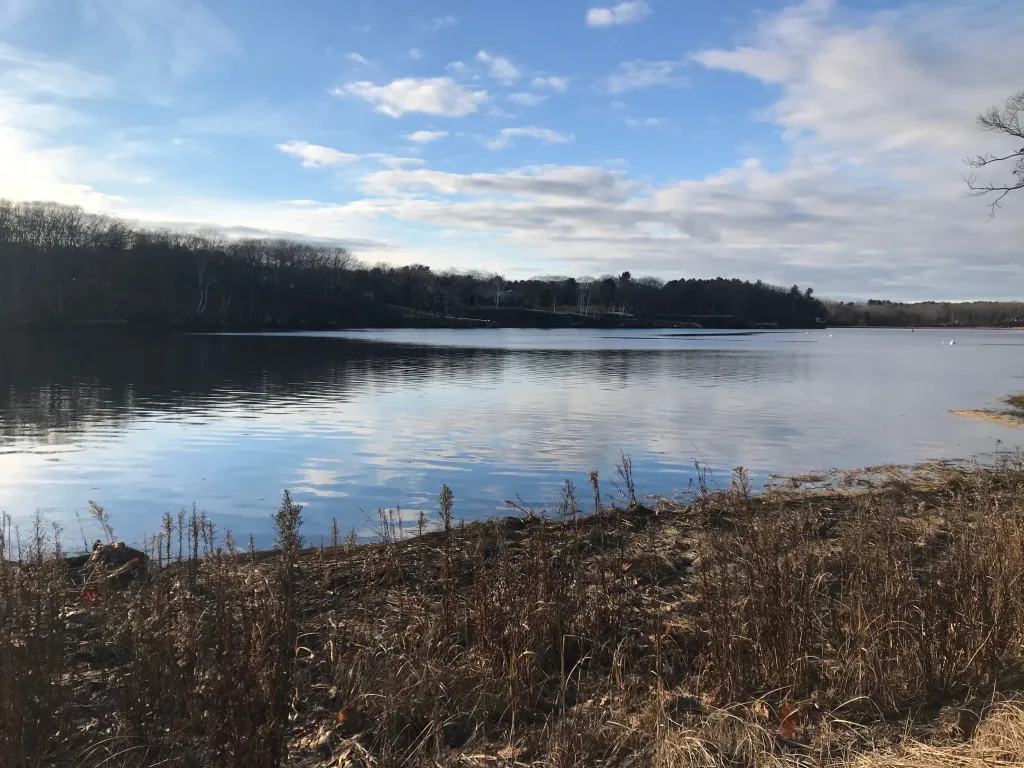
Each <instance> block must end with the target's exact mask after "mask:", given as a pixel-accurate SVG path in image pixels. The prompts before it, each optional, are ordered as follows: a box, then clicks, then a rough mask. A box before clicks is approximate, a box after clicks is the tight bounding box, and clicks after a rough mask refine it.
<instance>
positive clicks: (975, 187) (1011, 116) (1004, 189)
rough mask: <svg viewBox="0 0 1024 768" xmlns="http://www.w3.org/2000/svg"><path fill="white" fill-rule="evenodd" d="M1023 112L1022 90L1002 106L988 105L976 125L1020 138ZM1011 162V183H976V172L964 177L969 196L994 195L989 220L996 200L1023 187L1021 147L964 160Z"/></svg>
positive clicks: (980, 164) (980, 163) (982, 164)
mask: <svg viewBox="0 0 1024 768" xmlns="http://www.w3.org/2000/svg"><path fill="white" fill-rule="evenodd" d="M1022 115H1024V91H1018V92H1017V93H1015V94H1013V95H1012V96H1010V97H1009V98H1008V99H1007V100H1006V103H1005V104H1004V105H1003V107H1002V109H1000V108H999V107H992V108H990V109H989V110H988V111H986V112H982V113H981V114H980V115H978V125H979V127H980V128H981V129H982V130H983V131H994V132H996V133H1003V134H1006V135H1007V136H1009V137H1011V138H1017V139H1024V128H1022V127H1021V116H1022ZM1007 161H1011V162H1012V163H1013V170H1012V171H1011V174H1012V175H1013V176H1015V177H1016V179H1017V180H1016V182H1015V183H1010V184H993V183H991V182H989V183H986V184H979V183H978V177H977V174H972V175H970V176H965V177H964V181H965V182H967V188H968V189H969V190H970V193H971V194H972V195H976V196H982V195H989V194H995V195H996V199H995V201H994V202H993V203H992V204H991V205H989V216H988V218H989V220H991V219H992V218H993V217H995V215H996V209H997V208H1001V207H1002V206H1001V205H1000V203H1001V202H1002V200H1003V198H1005V197H1006V196H1007V195H1008V194H1010V193H1011V192H1016V191H1018V190H1021V189H1024V147H1021V148H1020V149H1019V150H1017V151H1016V152H1011V153H1009V154H1007V155H1002V156H996V155H991V154H984V155H977V156H976V157H973V158H968V159H967V160H966V163H967V165H969V166H970V167H971V168H985V167H987V166H989V165H994V164H996V163H1005V162H1007Z"/></svg>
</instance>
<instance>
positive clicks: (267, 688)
mask: <svg viewBox="0 0 1024 768" xmlns="http://www.w3.org/2000/svg"><path fill="white" fill-rule="evenodd" d="M623 465H624V466H623V471H624V473H625V475H626V478H627V479H626V488H627V493H626V506H625V507H624V508H615V507H610V506H608V505H607V504H605V503H603V502H602V501H601V500H600V498H599V497H598V498H595V501H594V504H595V506H596V507H597V509H599V510H600V511H599V513H597V514H591V515H589V516H583V515H582V514H581V504H580V502H579V501H578V500H577V495H576V491H575V489H574V488H573V487H572V486H571V484H567V487H566V489H565V492H564V494H563V500H562V503H561V504H560V505H559V506H558V508H557V509H556V510H553V511H552V513H551V515H547V514H539V513H538V514H535V515H533V516H530V517H526V518H515V519H512V518H510V519H506V520H500V521H495V522H491V523H481V524H474V525H469V526H466V527H465V528H457V527H454V526H453V525H452V523H451V519H452V510H453V504H454V498H453V496H452V495H451V492H450V491H448V490H447V489H445V490H444V491H443V492H442V495H441V503H440V507H441V520H442V529H441V530H439V531H434V532H428V533H423V535H417V536H413V537H411V538H407V539H406V538H403V536H402V532H401V529H400V528H397V527H396V526H394V525H393V523H392V518H391V517H390V516H389V515H387V514H382V516H381V521H382V527H381V534H382V535H381V541H379V542H376V543H372V544H366V545H356V544H354V543H352V542H348V543H343V542H341V541H338V538H337V534H336V533H335V535H334V536H333V537H332V538H333V540H332V542H331V546H326V547H322V548H314V549H303V548H302V541H301V536H300V535H299V532H300V528H299V526H300V524H301V516H300V514H299V511H298V509H297V508H296V506H295V505H293V504H292V503H291V501H290V499H287V498H286V499H285V503H284V504H283V505H282V509H281V510H280V511H279V512H278V514H277V515H276V517H275V522H276V524H277V527H278V540H279V546H278V549H277V550H276V551H275V552H273V553H257V552H252V551H248V552H246V551H241V552H240V551H238V549H237V548H236V547H235V545H234V544H233V542H232V541H231V540H230V537H227V540H226V541H225V540H223V539H222V537H219V536H216V535H215V531H214V530H213V527H212V525H211V524H210V522H209V521H208V520H207V519H206V518H205V517H203V516H202V515H195V514H193V515H192V516H185V515H182V516H179V517H178V518H177V519H176V520H174V519H170V518H168V519H167V520H165V525H164V530H163V531H162V532H161V533H160V534H159V535H158V536H157V537H155V538H154V539H153V541H152V542H151V543H150V547H149V554H150V557H151V558H152V559H151V560H150V561H149V563H148V567H141V566H138V565H136V566H134V567H135V569H136V570H134V571H133V572H132V574H134V578H130V579H128V580H127V582H126V583H125V579H122V578H121V575H122V574H121V572H120V571H118V576H117V578H108V577H109V576H110V574H103V573H101V574H99V576H103V577H104V578H99V577H98V575H97V571H96V569H95V568H94V569H93V570H92V571H89V568H90V567H92V566H85V570H82V568H78V567H77V565H79V563H77V561H71V562H70V563H69V561H68V560H67V559H65V558H63V557H62V556H61V553H60V551H59V546H58V542H56V541H55V539H57V538H59V535H58V534H57V533H56V532H53V531H48V530H47V529H46V528H45V527H44V526H43V525H42V524H41V523H40V524H38V525H37V526H36V529H35V530H34V531H33V533H32V535H31V536H30V537H29V538H30V540H29V541H21V540H20V539H19V538H18V537H17V536H15V535H13V533H14V532H13V531H12V530H11V528H10V526H9V524H8V525H7V526H3V527H2V536H0V550H2V552H0V554H2V555H3V557H2V558H0V561H2V564H0V701H2V702H3V705H2V706H0V765H3V766H5V767H6V766H12V768H43V767H44V766H47V767H49V766H54V767H57V766H60V767H62V768H63V767H64V766H67V767H68V768H71V767H72V766H74V767H75V768H79V767H81V768H93V767H95V768H100V766H104V767H108V766H109V767H110V768H115V767H120V766H123V767H124V768H136V767H137V768H143V767H144V766H180V767H181V768H185V767H188V768H199V767H203V768H205V766H237V767H238V768H241V766H247V767H248V766H254V767H255V768H260V767H261V766H266V767H267V768H271V767H276V766H283V765H287V766H300V767H301V766H320V767H322V768H327V767H328V766H330V767H332V768H334V767H337V768H342V767H343V766H352V767H353V768H355V767H356V766H370V765H372V766H402V765H422V766H432V767H435V768H436V766H443V767H447V766H467V765H480V766H488V765H512V764H516V765H536V766H592V765H603V766H651V767H652V768H661V767H663V766H664V767H666V768H667V766H722V767H723V768H725V766H797V765H801V766H810V765H829V766H833V765H834V766H840V765H850V766H866V765H869V764H870V765H879V766H882V765H886V766H915V767H916V766H921V767H922V768H924V767H925V766H947V765H948V766H972V767H973V766H981V765H1010V764H1020V763H1022V762H1024V705H1022V704H1021V702H1020V701H1019V700H1017V699H1016V698H1014V697H1015V696H1016V695H1018V693H1019V692H1021V690H1022V681H1024V677H1022V676H1021V673H1022V671H1024V590H1022V589H1021V586H1022V584H1024V471H1022V470H1021V468H1020V467H1019V466H1011V465H1009V464H1007V465H1004V466H1001V467H999V468H994V469H993V468H987V469H986V468H980V467H973V468H970V467H967V468H965V467H959V468H958V467H948V466H938V465H936V466H933V467H930V468H928V469H927V471H925V472H922V473H919V474H918V475H916V476H915V475H913V474H911V475H907V474H905V473H904V474H898V475H893V474H892V473H891V472H890V471H889V470H885V471H881V470H879V471H875V472H873V473H869V474H870V478H871V479H870V480H864V483H861V484H858V483H857V482H854V481H853V480H851V479H850V478H849V477H848V478H846V479H847V480H849V486H850V487H853V488H864V487H867V490H862V491H860V492H851V490H850V489H849V488H833V489H831V490H826V491H821V492H816V493H800V492H798V491H794V490H782V489H777V490H769V491H768V492H766V493H763V494H760V495H751V494H750V491H749V483H748V482H747V480H746V478H745V475H744V473H743V472H742V471H740V472H738V473H737V476H736V478H735V481H734V483H733V486H732V487H731V488H730V489H729V490H728V491H726V492H721V493H713V494H709V493H701V494H699V495H698V497H697V498H696V499H695V500H694V501H693V503H691V504H690V505H688V506H686V507H679V506H672V505H667V504H663V505H662V506H661V507H660V508H659V509H657V510H652V509H648V508H646V507H644V506H642V505H641V504H640V503H638V502H637V501H636V496H635V490H634V489H633V488H632V482H631V479H629V478H628V476H629V474H630V467H629V465H628V462H627V461H626V460H624V462H623ZM887 473H888V474H887ZM851 477H852V476H851ZM817 480H818V479H817V478H815V481H816V482H817ZM865 484H866V485H865ZM55 547H57V549H56V555H57V556H54V554H55Z"/></svg>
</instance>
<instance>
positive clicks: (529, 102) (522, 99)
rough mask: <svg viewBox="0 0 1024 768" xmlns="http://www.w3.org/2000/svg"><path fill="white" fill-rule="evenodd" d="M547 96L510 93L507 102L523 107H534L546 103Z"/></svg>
mask: <svg viewBox="0 0 1024 768" xmlns="http://www.w3.org/2000/svg"><path fill="white" fill-rule="evenodd" d="M547 99H548V97H547V96H538V95H537V94H535V93H511V94H509V96H508V100H509V101H511V102H512V103H513V104H519V105H520V106H523V107H536V106H539V105H540V104H543V103H544V102H545V101H547Z"/></svg>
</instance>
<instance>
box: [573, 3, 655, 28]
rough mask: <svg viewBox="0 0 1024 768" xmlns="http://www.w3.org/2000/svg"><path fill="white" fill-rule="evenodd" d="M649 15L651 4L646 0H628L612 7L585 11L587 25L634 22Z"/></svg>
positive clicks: (605, 25) (610, 25)
mask: <svg viewBox="0 0 1024 768" xmlns="http://www.w3.org/2000/svg"><path fill="white" fill-rule="evenodd" d="M650 15H651V6H650V5H648V4H647V2H646V0H629V1H628V2H624V3H619V4H618V5H616V6H614V7H612V8H591V9H590V10H588V11H587V26H588V27H613V26H617V25H620V24H634V23H636V22H638V21H643V20H644V19H646V18H647V17H648V16H650Z"/></svg>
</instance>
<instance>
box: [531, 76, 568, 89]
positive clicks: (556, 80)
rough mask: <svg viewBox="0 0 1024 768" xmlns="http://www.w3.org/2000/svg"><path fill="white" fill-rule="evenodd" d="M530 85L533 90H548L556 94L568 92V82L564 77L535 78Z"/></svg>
mask: <svg viewBox="0 0 1024 768" xmlns="http://www.w3.org/2000/svg"><path fill="white" fill-rule="evenodd" d="M530 85H532V86H533V87H534V88H550V89H551V90H552V91H556V92H557V93H565V92H566V91H567V90H569V80H568V78H565V77H535V78H533V82H532V83H530Z"/></svg>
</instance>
